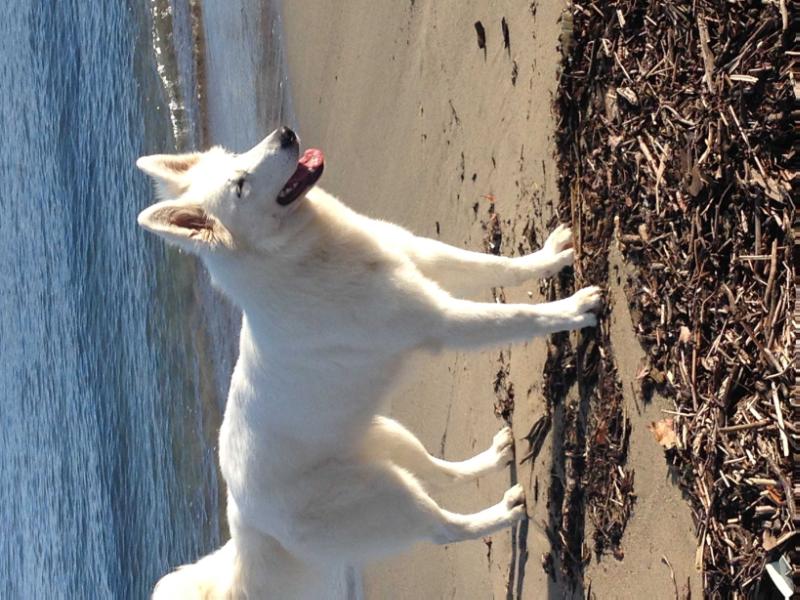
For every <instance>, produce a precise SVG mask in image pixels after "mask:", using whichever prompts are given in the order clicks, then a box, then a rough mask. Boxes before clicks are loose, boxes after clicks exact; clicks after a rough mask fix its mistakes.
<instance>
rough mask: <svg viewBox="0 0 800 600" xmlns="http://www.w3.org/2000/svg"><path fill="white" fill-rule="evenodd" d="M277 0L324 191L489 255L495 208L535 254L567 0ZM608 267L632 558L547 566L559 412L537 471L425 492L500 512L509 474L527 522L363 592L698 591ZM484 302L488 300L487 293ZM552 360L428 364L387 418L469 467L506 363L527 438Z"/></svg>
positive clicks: (481, 357) (675, 494)
mask: <svg viewBox="0 0 800 600" xmlns="http://www.w3.org/2000/svg"><path fill="white" fill-rule="evenodd" d="M283 4H284V6H283V26H284V40H285V44H286V58H287V63H288V71H289V78H290V82H291V94H292V99H293V109H294V113H295V115H296V118H297V126H298V131H299V133H300V135H301V137H302V140H303V144H304V146H307V147H308V146H314V147H319V148H321V149H322V150H323V151H324V152H325V154H326V162H327V165H326V171H325V175H324V176H323V179H322V180H321V182H320V183H321V185H322V186H323V187H325V188H326V189H327V190H328V191H330V192H332V193H334V194H336V195H338V196H339V197H341V198H342V199H343V200H344V201H345V202H347V203H348V204H350V205H351V206H353V207H354V208H355V209H356V210H359V211H361V212H364V213H366V214H368V215H371V216H375V217H380V218H384V219H387V220H391V221H395V222H397V223H400V224H402V225H404V226H407V227H408V228H410V229H411V230H412V231H414V232H415V233H418V234H421V235H426V236H430V237H433V238H437V239H440V240H442V241H444V242H447V243H450V244H453V245H457V246H462V247H466V248H469V249H473V250H484V248H485V245H484V240H485V237H486V231H485V229H484V227H485V225H486V223H487V221H488V219H489V210H490V207H493V208H494V210H495V211H496V213H497V214H498V216H499V219H500V225H501V230H502V232H503V240H502V246H501V248H502V253H503V254H505V255H516V254H519V253H520V252H528V251H530V250H531V249H532V248H531V245H530V243H529V239H528V238H529V233H530V232H533V237H534V239H535V240H537V243H541V242H542V241H543V240H544V239H545V237H546V233H547V227H546V225H547V222H548V221H549V220H550V218H551V216H552V210H553V209H552V206H553V204H554V203H555V202H557V196H556V195H557V186H556V176H557V174H556V168H555V162H554V160H553V151H554V146H553V143H552V132H553V130H554V128H555V127H556V123H555V121H554V118H553V115H552V113H551V110H550V103H551V98H552V94H553V92H554V90H555V87H556V84H557V79H556V77H557V75H556V73H557V66H558V62H559V60H560V53H559V51H558V49H557V47H558V35H559V32H560V30H561V25H560V22H559V17H560V11H561V8H562V5H561V4H560V3H541V4H539V3H533V4H530V3H519V2H510V1H499V2H495V3H491V5H492V6H489V4H490V3H486V2H479V1H477V0H469V1H465V2H455V1H450V0H448V1H440V2H436V3H434V2H421V1H419V2H415V1H414V0H410V1H407V2H399V1H395V2H373V1H369V0H351V1H349V2H347V3H346V4H345V3H341V2H336V3H334V2H330V1H328V2H322V1H319V0H285V1H284V2H283ZM477 22H480V24H481V27H480V28H478V27H476V23H477ZM503 23H505V27H504V26H503ZM478 29H482V30H483V32H484V39H485V41H484V43H483V46H484V47H483V48H481V47H480V44H479V37H480V36H479V34H478ZM504 30H505V31H507V34H506V33H505V32H504ZM506 40H507V42H508V43H507V44H506ZM613 275H614V274H613V272H612V276H611V277H610V278H609V282H608V283H609V286H610V290H609V295H610V296H611V297H612V298H614V299H615V300H616V302H615V308H614V311H613V312H612V318H611V327H612V342H613V344H614V347H615V350H616V354H617V362H618V366H619V371H620V375H621V377H622V378H623V387H624V389H625V390H626V394H628V396H629V397H627V398H626V400H627V402H628V403H629V412H630V414H631V418H632V421H633V433H632V441H631V454H630V460H629V464H630V465H631V466H632V467H633V468H634V469H635V470H636V480H635V481H636V486H635V491H636V494H637V495H638V501H637V503H636V506H635V509H634V515H633V517H632V519H631V521H630V523H629V526H628V530H627V531H626V534H625V538H624V541H623V549H624V551H625V559H624V560H623V561H617V560H615V559H614V558H612V557H610V556H609V557H605V558H603V559H602V560H601V562H600V563H596V562H595V560H594V558H593V559H592V562H591V564H589V565H588V566H587V568H586V569H585V571H584V573H583V577H582V578H580V577H578V578H573V579H572V580H569V581H567V580H565V579H564V578H563V577H558V578H555V579H553V578H551V577H550V576H548V574H547V573H546V572H545V571H544V570H543V568H542V556H543V554H544V553H546V552H548V551H549V549H550V544H549V541H548V538H547V536H546V534H545V533H544V527H545V526H546V524H547V523H548V519H549V518H550V514H549V508H548V495H549V490H550V486H551V483H552V479H553V477H554V476H555V477H558V470H559V464H560V461H559V457H558V456H555V457H554V456H553V452H552V451H551V450H550V448H551V446H554V444H553V435H557V433H558V422H557V420H556V423H555V424H554V427H553V429H552V431H551V432H550V434H549V435H548V437H547V439H546V440H545V443H544V447H543V449H542V451H541V452H540V453H539V455H538V456H537V458H536V460H535V464H534V465H533V467H532V468H531V466H530V464H529V463H526V464H525V465H522V466H519V467H518V468H517V469H515V470H510V471H508V472H505V473H500V474H496V475H494V476H492V477H489V478H486V479H484V480H481V481H479V482H476V483H471V484H466V485H464V486H461V487H460V488H458V489H453V490H448V491H446V492H444V493H441V494H436V495H435V498H436V499H437V501H439V502H440V503H441V504H442V505H443V506H444V507H446V508H447V509H449V510H453V511H462V512H466V511H474V510H477V509H480V508H483V507H486V506H489V505H490V504H493V503H495V502H496V501H497V500H498V499H499V498H500V496H501V495H502V493H503V491H504V490H505V489H506V488H507V487H508V486H509V485H510V484H511V483H512V482H514V481H516V480H519V481H520V482H522V483H523V484H524V485H525V486H526V489H527V490H528V497H529V514H530V515H531V519H530V521H528V522H527V524H526V525H524V526H522V527H521V528H520V531H516V530H515V531H509V532H502V533H498V534H496V535H494V536H492V538H491V539H490V540H488V539H487V540H484V541H480V540H479V541H473V542H466V543H461V544H457V545H451V546H444V547H435V546H432V545H419V546H418V547H416V548H414V549H413V550H412V551H410V552H407V553H406V554H404V555H401V556H398V557H396V558H393V559H391V560H386V561H383V562H381V563H379V564H376V565H371V566H369V567H367V568H365V570H364V574H363V580H364V589H365V596H366V597H367V598H492V597H494V598H516V597H519V598H543V597H548V598H572V597H575V598H578V597H585V595H586V593H587V592H588V591H589V589H591V591H592V593H594V594H596V597H597V598H601V599H603V598H641V597H649V598H652V599H656V598H670V599H671V598H674V597H675V593H674V589H673V584H672V581H671V579H670V570H669V568H668V567H667V566H666V565H665V564H663V563H662V560H661V557H662V556H666V557H667V559H668V560H669V561H670V563H671V565H672V567H673V569H674V571H675V577H676V579H677V581H678V585H679V587H683V585H684V584H685V582H686V580H687V577H689V578H691V579H692V590H693V591H694V592H695V593H696V594H697V593H698V592H699V586H698V585H697V582H698V581H699V580H698V578H697V574H696V573H695V571H694V566H693V564H694V552H695V541H694V538H693V536H692V526H691V521H690V517H689V511H688V508H687V507H686V506H685V505H684V503H683V501H682V500H681V498H680V493H679V491H678V490H677V488H676V487H675V486H673V485H672V484H671V483H670V479H669V473H668V471H667V468H666V466H665V463H664V459H663V455H662V453H661V450H660V448H659V447H658V446H657V445H656V444H655V443H654V442H653V441H652V439H651V437H650V434H649V432H647V430H646V429H645V426H646V424H647V423H649V422H650V421H652V420H655V419H657V418H660V415H661V413H660V410H661V409H662V408H666V406H662V405H661V404H659V401H658V400H657V399H656V401H654V402H653V403H652V404H650V405H649V406H648V407H647V408H642V407H640V406H639V405H638V402H637V400H636V393H635V390H636V386H637V385H638V384H637V382H636V380H635V374H636V372H637V370H638V365H639V360H640V356H641V350H640V348H639V346H638V344H637V342H636V340H635V337H634V336H633V332H632V329H631V324H630V316H629V315H628V313H627V309H626V307H625V302H624V296H623V295H622V291H621V287H620V282H619V281H617V278H616V277H615V276H613ZM505 296H506V299H507V300H508V301H509V302H513V301H519V302H528V301H533V302H536V301H541V299H542V298H541V295H540V294H539V285H538V283H535V282H534V283H532V284H530V285H529V286H527V287H523V288H520V289H507V290H505ZM481 298H482V299H483V300H486V301H491V300H492V299H493V296H492V294H491V291H490V290H486V293H485V294H483V295H482V296H481ZM545 356H546V350H545V342H544V340H541V339H538V340H532V341H531V342H530V343H528V344H525V345H515V346H513V347H510V348H509V347H505V348H497V349H495V350H491V351H487V352H482V353H469V354H465V353H454V352H443V353H441V354H439V355H436V356H429V355H423V356H420V357H419V358H418V359H417V360H416V361H415V363H414V365H413V369H412V372H411V376H410V377H408V378H407V379H406V380H405V381H404V382H403V383H402V384H401V385H399V386H398V387H397V388H396V389H395V390H394V391H393V393H392V396H391V399H390V400H391V413H392V415H393V416H394V417H395V418H397V419H399V420H400V421H402V422H403V423H404V424H406V425H407V426H408V427H409V428H410V429H411V430H412V431H414V432H415V433H416V434H417V435H418V436H419V438H420V439H421V440H422V442H423V443H424V444H425V445H426V446H427V447H428V449H429V450H430V451H432V452H433V453H434V454H436V455H439V456H443V457H445V458H448V459H456V460H457V459H462V458H466V457H468V456H471V455H472V454H475V453H476V452H478V451H480V450H482V449H483V448H484V447H485V446H487V445H488V444H489V443H490V440H491V438H492V435H493V434H494V433H495V432H496V431H497V430H498V429H499V428H500V427H501V426H502V425H503V422H502V420H501V419H499V418H498V417H497V416H496V415H495V410H494V405H495V403H496V402H497V393H496V391H495V386H494V382H495V378H496V375H497V373H498V370H500V369H501V368H504V369H507V371H508V375H507V377H506V383H505V389H507V386H508V384H509V383H510V384H513V391H514V401H515V410H514V415H513V427H514V431H515V436H516V437H517V438H518V439H519V438H521V437H522V436H523V435H525V434H526V433H527V432H528V431H529V429H530V427H531V425H532V424H533V423H534V422H535V421H536V419H538V418H539V417H540V416H541V415H542V414H543V413H544V406H545V404H544V398H543V396H542V385H541V384H542V371H543V367H544V360H545ZM632 386H633V387H632ZM502 393H503V392H502V391H501V394H502ZM554 432H555V433H554ZM555 446H556V447H557V446H558V445H557V444H556V445H555ZM525 452H527V446H526V443H525V442H524V441H518V443H517V453H518V456H521V455H523V454H524V453H525ZM587 539H588V538H587ZM587 543H588V542H587Z"/></svg>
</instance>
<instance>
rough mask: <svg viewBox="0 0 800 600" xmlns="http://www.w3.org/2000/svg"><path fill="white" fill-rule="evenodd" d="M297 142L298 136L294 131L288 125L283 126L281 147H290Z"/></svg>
mask: <svg viewBox="0 0 800 600" xmlns="http://www.w3.org/2000/svg"><path fill="white" fill-rule="evenodd" d="M296 142H297V136H296V135H295V134H294V131H292V130H291V129H289V128H288V127H281V148H288V147H289V146H291V145H293V144H295V143H296Z"/></svg>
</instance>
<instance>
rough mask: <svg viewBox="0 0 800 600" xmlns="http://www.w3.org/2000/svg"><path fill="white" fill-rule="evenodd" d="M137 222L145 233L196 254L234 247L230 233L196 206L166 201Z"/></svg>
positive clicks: (144, 211)
mask: <svg viewBox="0 0 800 600" xmlns="http://www.w3.org/2000/svg"><path fill="white" fill-rule="evenodd" d="M137 220H138V222H139V225H141V226H142V227H143V228H144V229H146V230H147V231H152V232H153V233H156V234H158V235H160V236H161V237H163V238H164V239H165V240H167V241H168V242H170V243H172V244H175V245H177V246H180V247H181V248H183V249H184V250H188V251H189V252H194V253H195V254H200V253H202V252H204V251H210V250H217V249H222V248H228V249H231V248H233V238H232V236H231V234H230V231H228V229H227V228H226V227H225V226H224V225H223V224H222V223H221V222H220V221H219V219H217V218H215V217H214V216H213V215H211V214H209V213H208V212H206V210H205V209H204V208H203V207H202V206H198V205H196V204H185V203H180V202H175V201H172V200H165V201H163V202H159V203H157V204H153V205H152V206H150V207H148V208H146V209H144V210H143V211H142V212H141V213H139V217H138V219H137Z"/></svg>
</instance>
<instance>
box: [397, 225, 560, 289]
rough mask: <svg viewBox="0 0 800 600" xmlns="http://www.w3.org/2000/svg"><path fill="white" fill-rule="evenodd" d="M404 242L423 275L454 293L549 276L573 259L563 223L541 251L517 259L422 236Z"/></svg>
mask: <svg viewBox="0 0 800 600" xmlns="http://www.w3.org/2000/svg"><path fill="white" fill-rule="evenodd" d="M405 241H406V245H405V247H406V252H407V254H408V256H409V257H410V258H411V260H412V261H413V262H414V264H415V265H416V266H417V268H418V269H419V270H420V271H421V272H422V273H423V275H425V276H426V277H428V278H430V279H433V280H434V281H436V282H437V283H439V284H440V285H441V286H442V287H443V288H444V289H446V290H448V291H449V292H451V293H453V294H456V295H460V294H470V293H474V292H479V291H482V290H486V289H488V288H490V287H497V286H513V285H520V284H522V283H524V282H526V281H528V280H530V279H534V278H536V277H549V276H550V275H555V274H556V273H558V272H559V271H560V270H561V269H563V268H564V267H567V266H569V265H571V264H572V262H573V260H574V251H573V249H572V231H571V230H570V228H569V227H567V226H565V225H559V226H558V227H557V228H556V229H555V230H554V231H553V232H552V233H551V234H550V236H549V237H548V238H547V240H546V241H545V243H544V246H543V247H542V249H541V250H538V251H536V252H533V253H532V254H528V255H526V256H520V257H516V258H509V257H505V256H495V255H493V254H483V253H481V252H470V251H468V250H464V249H462V248H456V247H455V246H449V245H447V244H444V243H442V242H439V241H436V240H432V239H429V238H423V237H416V236H414V237H413V238H411V239H407V240H405Z"/></svg>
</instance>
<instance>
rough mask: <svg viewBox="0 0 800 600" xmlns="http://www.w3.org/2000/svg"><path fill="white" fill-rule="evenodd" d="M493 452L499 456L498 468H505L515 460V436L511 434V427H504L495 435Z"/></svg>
mask: <svg viewBox="0 0 800 600" xmlns="http://www.w3.org/2000/svg"><path fill="white" fill-rule="evenodd" d="M492 450H494V453H495V455H496V456H497V462H496V464H497V466H498V467H504V466H505V465H507V464H508V463H510V462H511V461H512V460H514V434H513V433H511V428H510V427H503V428H502V429H501V430H500V431H498V432H497V433H496V434H494V439H493V440H492Z"/></svg>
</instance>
